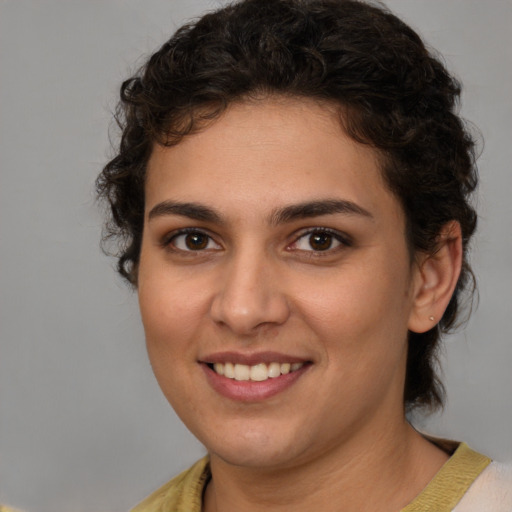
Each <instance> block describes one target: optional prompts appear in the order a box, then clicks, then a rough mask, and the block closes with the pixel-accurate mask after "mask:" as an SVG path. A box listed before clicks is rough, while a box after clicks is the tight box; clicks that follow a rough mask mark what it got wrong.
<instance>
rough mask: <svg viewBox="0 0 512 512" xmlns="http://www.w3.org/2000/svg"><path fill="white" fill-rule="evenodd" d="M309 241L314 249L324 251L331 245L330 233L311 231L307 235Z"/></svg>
mask: <svg viewBox="0 0 512 512" xmlns="http://www.w3.org/2000/svg"><path fill="white" fill-rule="evenodd" d="M309 243H310V245H311V247H312V248H313V249H315V251H326V250H327V249H329V248H330V247H331V244H332V235H330V234H329V233H313V234H312V235H311V236H310V237H309Z"/></svg>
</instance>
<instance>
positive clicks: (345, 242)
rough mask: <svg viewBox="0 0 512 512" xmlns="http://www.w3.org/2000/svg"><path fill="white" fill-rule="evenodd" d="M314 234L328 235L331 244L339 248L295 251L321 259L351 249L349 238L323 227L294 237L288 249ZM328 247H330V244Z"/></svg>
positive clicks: (310, 229) (311, 229)
mask: <svg viewBox="0 0 512 512" xmlns="http://www.w3.org/2000/svg"><path fill="white" fill-rule="evenodd" d="M315 234H319V235H328V236H330V237H332V240H331V242H333V241H335V242H338V243H339V246H337V247H334V248H333V247H331V246H329V247H327V248H325V249H319V250H314V249H313V248H311V250H307V249H297V250H299V251H301V252H304V253H310V256H312V257H313V256H314V257H321V256H323V255H326V256H327V255H328V254H333V253H334V252H337V251H338V250H341V249H343V248H344V247H351V246H352V245H353V242H352V240H351V238H350V237H349V236H347V235H345V234H344V233H340V232H339V231H336V230H334V229H329V228H324V227H314V228H309V229H307V230H306V231H302V232H301V233H300V234H299V235H298V236H296V238H295V240H294V241H293V242H292V243H291V244H290V245H289V246H288V247H291V246H293V245H297V243H298V242H299V241H300V240H301V239H303V238H306V237H310V238H311V236H313V235H315ZM330 245H332V243H331V244H330Z"/></svg>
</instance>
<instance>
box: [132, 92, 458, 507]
mask: <svg viewBox="0 0 512 512" xmlns="http://www.w3.org/2000/svg"><path fill="white" fill-rule="evenodd" d="M326 200H329V201H333V200H336V201H345V202H348V203H350V205H356V208H355V209H359V210H360V211H358V212H354V211H350V212H347V211H345V212H335V213H323V214H321V215H314V216H307V217H304V218H297V216H295V217H293V218H292V219H285V218H281V219H277V218H276V217H279V216H278V215H276V212H279V211H282V210H283V209H285V208H288V207H290V206H293V205H299V204H303V203H310V202H313V201H326ZM171 202H172V203H173V204H175V203H193V204H194V205H195V206H197V205H200V206H201V207H203V208H207V209H208V213H209V215H207V216H206V217H207V218H205V219H203V220H198V219H197V218H191V216H190V215H189V214H188V213H187V212H186V211H184V210H183V209H181V210H179V211H178V212H177V210H176V209H175V208H174V209H173V208H169V207H166V205H167V206H168V205H169V204H170V203H171ZM363 211H364V213H362V212H363ZM150 212H152V213H151V215H150ZM194 212H195V213H193V214H192V216H194V217H197V216H198V215H197V208H196V210H194ZM212 214H214V215H212ZM281 217H283V215H281ZM187 228H188V229H194V230H197V231H199V232H200V233H202V235H201V236H202V237H203V238H200V241H201V242H202V243H204V246H203V245H201V248H200V249H194V250H191V249H190V248H189V247H188V246H187V242H191V241H192V242H193V241H194V240H192V239H191V237H190V235H189V236H188V237H187V235H185V234H180V230H182V229H187ZM313 228H322V229H324V230H325V229H328V230H331V231H330V233H334V234H335V236H333V237H332V238H331V240H332V245H331V246H330V247H329V248H328V249H327V250H323V251H319V250H314V248H316V247H317V246H314V247H312V244H311V239H310V234H311V233H310V231H311V229H313ZM324 235H325V233H324ZM327 235H328V236H329V233H328V234H327ZM337 237H338V238H337ZM192 238H193V237H192ZM440 238H441V240H442V243H441V248H440V251H439V252H438V253H436V255H435V256H433V257H427V256H423V255H416V257H415V258H413V259H412V262H411V255H410V253H409V251H408V248H407V244H406V240H405V219H404V214H403V211H402V208H401V206H400V204H399V202H398V201H397V199H396V198H395V196H394V195H393V194H392V193H391V192H390V191H389V190H388V188H387V187H386V185H385V183H384V181H383V178H382V176H381V173H380V169H379V163H378V159H377V157H376V154H375V153H374V151H373V150H372V149H371V148H370V147H368V146H363V145H360V144H358V143H356V142H354V141H353V140H352V139H350V138H349V137H348V136H346V135H345V134H344V132H343V131H342V129H341V127H340V123H339V120H338V119H337V118H336V114H335V113H334V110H333V109H332V108H330V107H329V106H328V105H325V104H324V105H322V104H318V103H314V102H313V101H307V100H304V99H301V100H292V99H283V98H267V99H262V100H258V101H253V102H251V103H249V102H245V103H238V104H235V105H232V106H230V108H229V109H228V110H227V112H226V113H225V114H224V115H223V116H222V117H221V118H220V119H218V120H216V121H215V122H214V123H212V124H211V125H210V126H208V127H207V128H205V129H204V130H203V131H201V132H200V133H198V134H195V135H193V136H190V137H188V138H185V139H184V140H183V141H182V142H181V143H180V144H178V145H177V146H175V147H171V148H163V147H160V146H155V148H154V151H153V153H152V156H151V159H150V162H149V166H148V176H147V183H146V218H145V224H144V234H143V242H142V250H141V258H140V264H139V273H138V294H139V302H140V308H141V313H142V319H143V323H144V328H145V333H146V340H147V347H148V353H149V357H150V360H151V364H152V366H153V370H154V372H155V375H156V378H157V380H158V382H159V384H160V387H161V388H162V391H163V392H164V394H165V396H166V397H167V399H168V400H169V402H170V403H171V405H172V406H173V408H174V409H175V410H176V412H177V413H178V415H179V416H180V417H181V419H182V420H183V421H184V423H185V424H186V425H187V427H188V428H189V429H190V430H191V432H192V433H193V434H194V435H195V436H196V437H197V438H198V439H199V440H200V441H201V442H202V443H203V444H204V445H205V446H206V448H207V450H208V452H209V454H210V457H211V470H212V481H211V482H210V484H209V485H208V488H207V490H206V493H205V498H204V510H206V511H209V512H211V511H214V510H222V511H230V510H244V511H252V510H263V509H265V510H268V509H269V508H270V509H271V510H292V509H293V510H324V511H329V510H344V511H356V510H357V511H359V512H361V511H365V510H377V509H378V510H381V511H386V510H390V511H391V510H394V511H396V510H399V509H400V508H402V507H404V506H405V505H406V504H407V503H409V502H410V501H411V500H412V499H413V498H414V497H415V496H416V495H417V494H418V493H419V492H420V491H421V489H422V488H423V487H424V486H425V485H426V484H427V483H428V481H429V480H430V479H431V478H432V476H433V475H434V474H435V473H436V472H437V471H438V469H439V468H440V466H441V465H442V464H443V463H444V462H445V461H446V459H447V455H446V454H445V453H444V452H442V451H440V450H439V449H438V448H436V447H435V446H434V445H432V444H431V443H429V442H428V441H426V440H425V439H424V438H423V437H421V436H420V435H419V434H418V433H417V432H415V431H414V430H413V429H412V428H411V427H410V425H409V424H408V423H407V422H406V421H405V418H404V410H403V389H404V379H405V363H406V354H407V332H408V329H411V330H416V331H418V332H420V331H422V330H423V331H424V330H427V329H430V328H431V327H432V326H433V322H432V321H431V320H430V319H429V317H430V316H431V315H433V316H434V317H435V318H440V316H441V315H442V313H443V311H444V308H445V307H446V305H447V304H448V300H449V298H450V296H451V293H452V292H453V287H454V286H455V283H456V280H457V276H458V270H459V268H460V232H459V230H458V226H457V225H456V223H453V224H450V225H448V226H447V227H446V229H445V232H443V233H442V234H441V237H440ZM327 240H329V238H327ZM195 241H196V242H197V238H196V239H195ZM195 247H197V245H196V246H195ZM225 351H230V352H234V353H241V354H244V355H252V354H255V353H256V354H257V353H259V352H264V351H274V352H278V353H280V354H283V355H285V356H286V355H289V356H290V357H291V356H293V357H297V358H300V359H301V360H306V361H309V362H310V363H311V364H309V366H308V368H307V371H305V372H303V374H302V375H301V376H300V377H299V378H298V379H297V380H296V381H295V382H294V383H293V384H292V385H291V386H289V387H287V388H286V389H285V390H283V391H282V392H280V393H277V394H276V395H274V396H271V397H270V398H267V399H264V400H259V401H251V402H243V401H239V400H232V399H230V398H228V397H225V396H222V395H221V394H219V393H218V392H217V391H216V390H215V389H213V388H212V386H211V385H210V383H209V381H208V379H207V378H206V376H205V371H204V365H202V364H201V361H204V360H205V358H207V356H208V355H210V354H212V353H219V352H225ZM340 507H343V508H340Z"/></svg>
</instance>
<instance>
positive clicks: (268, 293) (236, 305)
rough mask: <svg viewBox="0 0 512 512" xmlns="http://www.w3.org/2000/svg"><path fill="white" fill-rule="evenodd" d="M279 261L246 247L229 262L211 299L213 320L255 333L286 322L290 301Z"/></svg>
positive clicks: (241, 332)
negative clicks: (281, 277)
mask: <svg viewBox="0 0 512 512" xmlns="http://www.w3.org/2000/svg"><path fill="white" fill-rule="evenodd" d="M282 284H283V283H282V280H281V279H280V277H279V269H278V268H276V263H275V262H272V261H270V258H266V257H265V255H264V254H260V255H258V254H256V253H255V251H244V253H243V254H242V253H240V254H238V255H235V256H233V257H232V258H231V259H230V261H228V262H226V264H225V268H224V271H223V272H222V273H221V276H220V282H219V286H218V290H217V293H216V294H215V296H214V298H213V300H212V303H211V316H212V318H213V320H214V321H215V322H216V323H218V324H220V325H223V326H225V327H227V328H229V329H230V330H231V331H232V332H233V333H234V334H236V335H238V336H242V335H246V336H247V335H254V334H257V333H259V332H261V330H262V329H264V328H268V327H276V326H279V325H282V324H283V323H285V322H286V320H287V319H288V317H289V315H290V310H289V304H288V300H287V298H286V295H285V293H283V291H282V289H281V286H282Z"/></svg>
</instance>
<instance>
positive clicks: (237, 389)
mask: <svg viewBox="0 0 512 512" xmlns="http://www.w3.org/2000/svg"><path fill="white" fill-rule="evenodd" d="M200 364H201V367H202V368H203V371H204V372H205V374H206V378H207V379H208V382H209V383H210V385H211V386H212V388H213V389H214V390H215V391H217V393H219V394H221V395H222V396H225V397H226V398H230V399H231V400H237V401H239V402H259V401H262V400H265V399H267V398H270V397H272V396H275V395H277V394H279V393H281V392H283V391H284V390H286V389H288V388H289V387H290V386H292V385H293V384H294V383H295V382H296V381H297V380H298V379H300V378H301V377H302V375H304V373H305V372H306V371H307V370H308V369H309V367H310V366H311V365H310V364H305V365H304V366H303V367H302V368H299V369H298V370H295V371H293V372H290V373H287V374H286V375H281V376H279V377H275V378H269V379H267V380H264V381H261V382H256V381H252V380H235V379H228V378H227V377H223V376H222V375H219V374H218V373H216V372H215V371H214V370H212V369H211V368H210V367H209V366H208V365H206V364H205V363H200Z"/></svg>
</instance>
